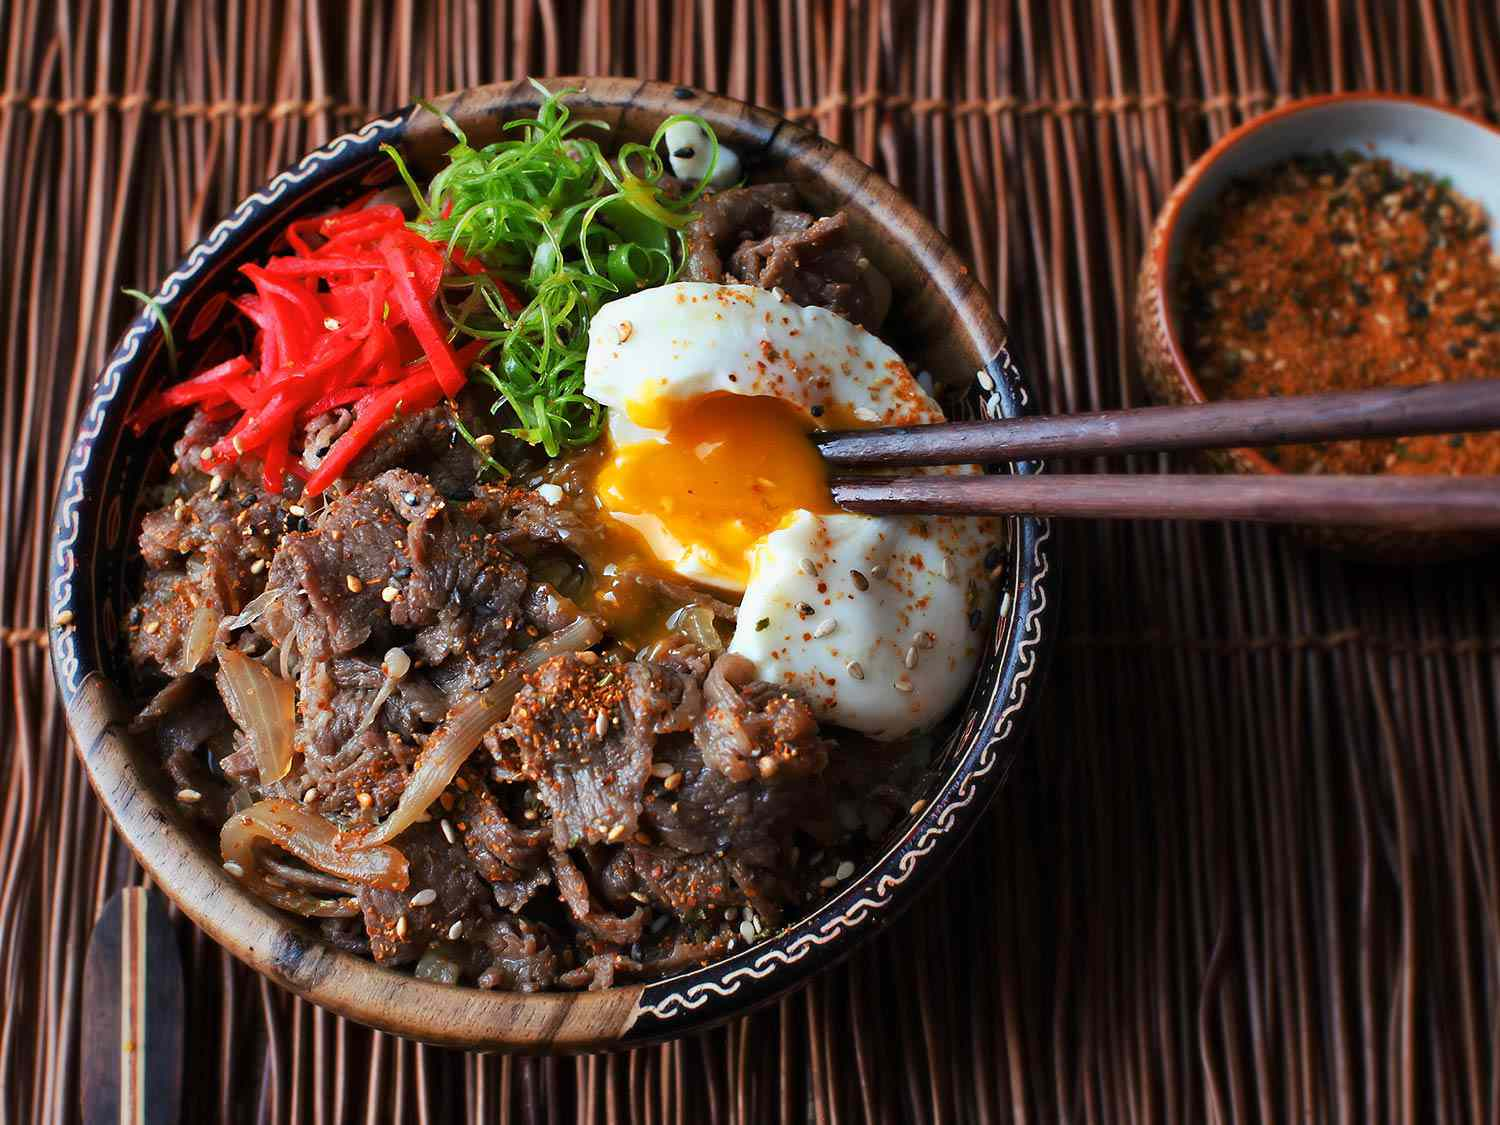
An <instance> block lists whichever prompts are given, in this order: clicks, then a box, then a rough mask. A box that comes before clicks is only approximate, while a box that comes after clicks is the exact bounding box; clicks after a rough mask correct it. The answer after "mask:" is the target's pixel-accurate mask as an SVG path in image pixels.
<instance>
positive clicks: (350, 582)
mask: <svg viewBox="0 0 1500 1125" xmlns="http://www.w3.org/2000/svg"><path fill="white" fill-rule="evenodd" d="M344 585H345V586H348V587H349V592H350V593H351V594H357V593H359V592H360V591H361V590H363V589H364V588H365V584H364V583H363V582H361V581H360V578H359V575H357V574H349V575H345V576H344Z"/></svg>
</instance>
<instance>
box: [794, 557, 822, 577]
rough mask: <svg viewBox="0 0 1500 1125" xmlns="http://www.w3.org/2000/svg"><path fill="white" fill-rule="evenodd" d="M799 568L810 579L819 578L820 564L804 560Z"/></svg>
mask: <svg viewBox="0 0 1500 1125" xmlns="http://www.w3.org/2000/svg"><path fill="white" fill-rule="evenodd" d="M797 566H798V568H799V569H800V570H801V571H802V573H803V574H805V575H807V576H808V577H809V578H816V577H817V576H818V564H817V563H815V562H813V561H812V559H803V560H802V561H801V562H800V563H798V564H797Z"/></svg>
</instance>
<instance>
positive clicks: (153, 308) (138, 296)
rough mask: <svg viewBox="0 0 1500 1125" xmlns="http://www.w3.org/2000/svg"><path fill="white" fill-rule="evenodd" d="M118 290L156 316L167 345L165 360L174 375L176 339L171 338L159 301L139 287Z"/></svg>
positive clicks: (170, 331) (165, 316)
mask: <svg viewBox="0 0 1500 1125" xmlns="http://www.w3.org/2000/svg"><path fill="white" fill-rule="evenodd" d="M120 292H121V293H124V294H125V296H127V297H131V298H134V299H135V300H137V301H139V302H140V303H141V304H143V305H145V306H146V308H147V309H149V310H150V312H151V315H152V316H153V317H155V318H156V323H157V324H159V325H161V334H162V338H163V339H164V340H165V341H166V345H167V361H168V362H169V363H171V365H172V374H173V375H176V374H177V341H176V340H174V339H173V338H172V326H171V325H170V324H168V323H167V314H166V313H165V312H164V311H163V310H162V307H161V302H160V301H158V300H157V299H156V298H155V297H153V296H151V294H149V293H142V292H141V291H140V290H139V289H121V290H120Z"/></svg>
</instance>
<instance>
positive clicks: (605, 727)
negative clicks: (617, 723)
mask: <svg viewBox="0 0 1500 1125" xmlns="http://www.w3.org/2000/svg"><path fill="white" fill-rule="evenodd" d="M594 733H595V734H597V735H598V736H599V737H600V738H603V737H604V736H605V735H606V734H608V733H609V716H608V715H607V714H605V713H604V712H603V711H600V712H599V713H598V714H597V715H595V716H594Z"/></svg>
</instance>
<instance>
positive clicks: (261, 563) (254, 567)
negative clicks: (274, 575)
mask: <svg viewBox="0 0 1500 1125" xmlns="http://www.w3.org/2000/svg"><path fill="white" fill-rule="evenodd" d="M265 569H266V560H265V559H256V560H255V561H254V562H253V563H251V564H250V573H251V574H259V573H260V572H261V571H263V570H265Z"/></svg>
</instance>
